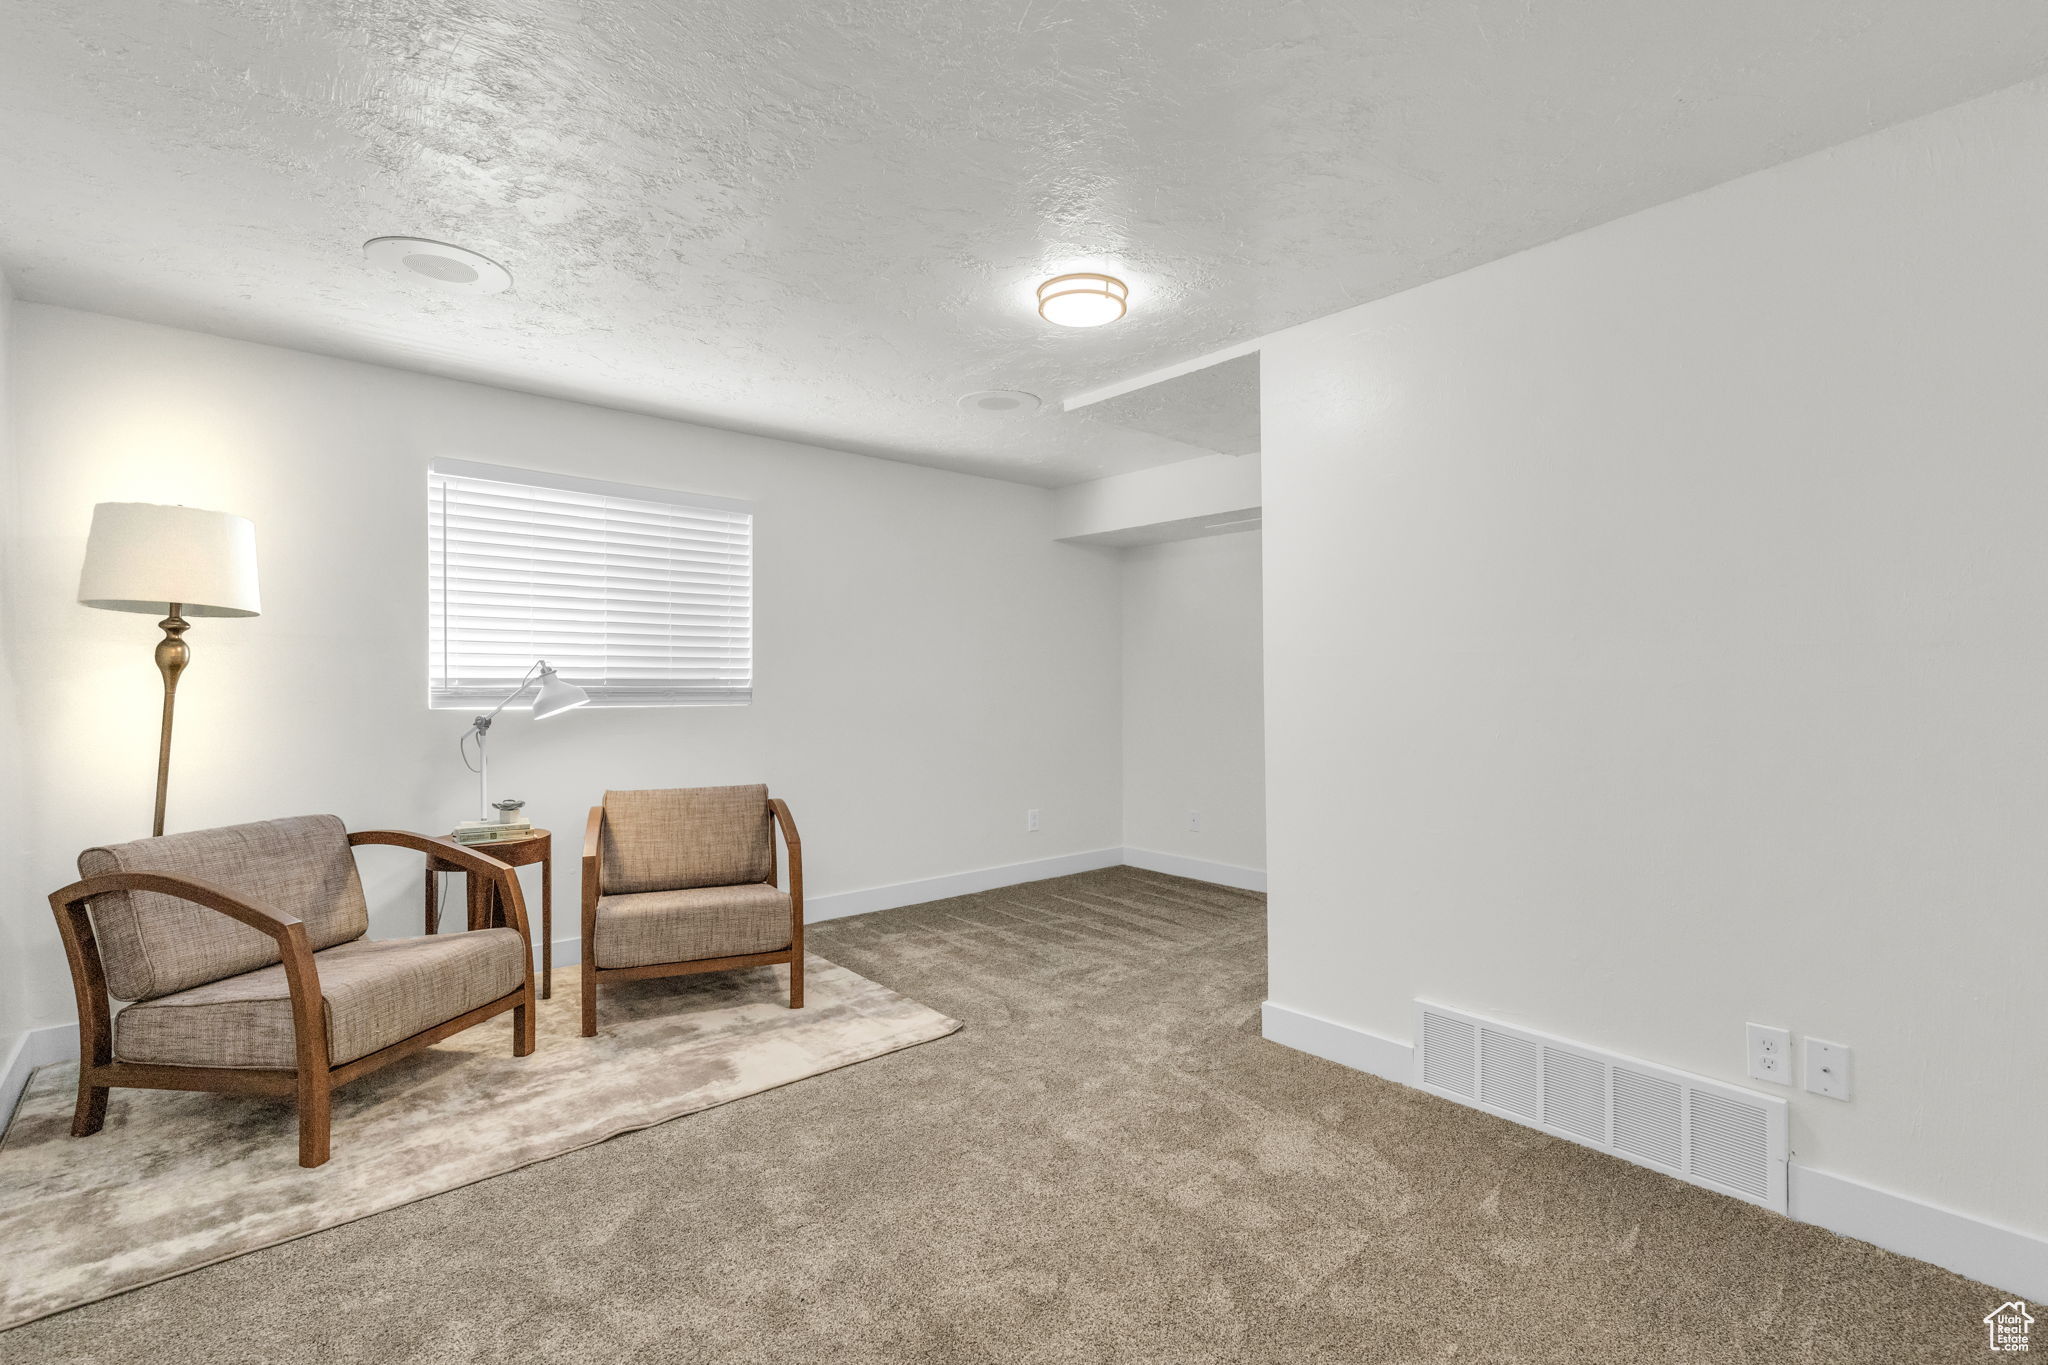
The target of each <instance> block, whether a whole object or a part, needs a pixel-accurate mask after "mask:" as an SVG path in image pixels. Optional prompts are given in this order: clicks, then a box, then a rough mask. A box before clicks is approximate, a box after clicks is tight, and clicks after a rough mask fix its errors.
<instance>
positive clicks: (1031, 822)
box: [1024, 806, 1038, 834]
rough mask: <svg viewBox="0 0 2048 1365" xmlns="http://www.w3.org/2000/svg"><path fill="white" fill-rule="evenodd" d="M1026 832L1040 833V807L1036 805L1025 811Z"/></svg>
mask: <svg viewBox="0 0 2048 1365" xmlns="http://www.w3.org/2000/svg"><path fill="white" fill-rule="evenodd" d="M1024 832H1025V833H1026V834H1036V833H1038V809H1037V807H1035V806H1034V807H1033V808H1032V809H1030V810H1027V811H1025V812H1024Z"/></svg>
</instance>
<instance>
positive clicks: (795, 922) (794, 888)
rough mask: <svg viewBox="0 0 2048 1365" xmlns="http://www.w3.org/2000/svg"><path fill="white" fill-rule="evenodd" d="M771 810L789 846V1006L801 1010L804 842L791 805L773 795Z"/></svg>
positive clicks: (802, 989)
mask: <svg viewBox="0 0 2048 1365" xmlns="http://www.w3.org/2000/svg"><path fill="white" fill-rule="evenodd" d="M768 809H769V810H770V811H771V812H773V813H774V815H775V823H776V824H777V825H778V826H780V827H781V829H782V842H783V843H784V844H787V845H788V846H789V1007H790V1008H791V1009H799V1008H801V1007H802V1005H803V1003H804V845H803V840H801V839H799V838H798V837H797V833H796V818H795V817H794V816H792V815H791V814H790V813H789V806H788V804H787V803H786V802H784V801H783V799H782V798H781V797H779V796H772V797H770V798H769V799H768ZM770 847H771V848H772V847H773V842H772V841H771V843H770ZM773 879H774V875H773V873H772V872H771V873H770V880H771V881H772V880H773Z"/></svg>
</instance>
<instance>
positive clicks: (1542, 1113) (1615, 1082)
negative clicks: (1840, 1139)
mask: <svg viewBox="0 0 2048 1365" xmlns="http://www.w3.org/2000/svg"><path fill="white" fill-rule="evenodd" d="M1415 1008H1416V1014H1417V1019H1416V1028H1415V1037H1416V1039H1417V1045H1416V1049H1415V1076H1416V1084H1417V1085H1419V1086H1421V1087H1422V1088H1423V1089H1424V1090H1427V1091H1430V1092H1431V1093H1433V1094H1437V1095H1442V1096H1444V1097H1445V1098H1447V1099H1453V1100H1457V1101H1458V1102H1459V1103H1460V1104H1469V1105H1471V1106H1472V1107H1473V1108H1475V1109H1484V1110H1485V1111H1486V1112H1487V1113H1489V1114H1498V1115H1499V1116H1500V1117H1502V1118H1504V1119H1513V1120H1514V1121H1515V1122H1517V1123H1523V1124H1527V1125H1528V1126H1529V1127H1531V1128H1540V1129H1542V1130H1543V1131H1544V1132H1546V1133H1555V1134H1556V1135H1557V1136H1559V1137H1562V1138H1570V1139H1571V1140H1572V1141H1573V1142H1578V1143H1583V1144H1584V1145H1586V1146H1588V1147H1597V1148H1599V1149H1600V1150H1601V1151H1603V1152H1610V1153H1612V1154H1613V1155H1615V1156H1618V1157H1623V1158H1626V1159H1627V1160H1629V1161H1633V1162H1635V1163H1636V1164H1638V1165H1641V1166H1648V1167H1650V1168H1652V1169H1653V1170H1659V1171H1663V1172H1664V1173H1665V1174H1666V1175H1675V1176H1677V1177H1678V1178H1679V1179H1680V1180H1689V1181H1691V1182H1692V1183H1693V1184H1695V1185H1704V1186H1706V1187H1707V1188H1708V1189H1710V1190H1718V1191H1720V1192H1721V1193H1722V1194H1731V1195H1734V1196H1735V1197H1736V1198H1737V1199H1745V1200H1747V1201H1749V1202H1750V1203H1752V1204H1761V1205H1763V1206H1764V1207H1765V1208H1767V1209H1775V1210H1776V1211H1777V1212H1779V1213H1783V1212H1785V1156H1786V1139H1785V1118H1786V1105H1785V1101H1784V1100H1782V1099H1778V1098H1776V1097H1774V1096H1770V1095H1759V1094H1757V1093H1756V1092H1754V1091H1750V1090H1744V1089H1742V1088H1740V1087H1738V1086H1732V1085H1723V1084H1721V1083H1720V1082H1719V1081H1710V1080H1708V1079H1706V1078H1705V1077H1703V1076H1693V1075H1688V1074H1687V1073H1685V1072H1683V1071H1673V1070H1672V1069H1671V1068H1669V1067H1663V1066H1656V1065H1654V1064H1652V1063H1650V1062H1641V1061H1637V1060H1636V1059H1635V1058H1633V1057H1622V1056H1619V1055H1617V1054H1614V1053H1611V1052H1601V1051H1599V1050H1597V1049H1595V1048H1589V1047H1582V1046H1580V1045H1579V1044H1577V1043H1569V1042H1566V1041H1564V1040H1563V1039H1561V1038H1552V1037H1548V1036H1547V1035H1544V1034H1541V1033H1532V1032H1530V1031H1529V1030H1528V1029H1522V1028H1515V1027H1512V1026H1511V1025H1508V1024H1503V1023H1499V1022H1497V1021H1495V1020H1492V1019H1483V1018H1481V1017H1480V1016H1478V1015H1476V1014H1467V1013H1465V1012H1464V1011H1462V1010H1454V1009H1448V1008H1446V1007H1444V1006H1442V1005H1432V1004H1429V1003H1427V1002H1425V1001H1420V1000H1418V1001H1416V1002H1415Z"/></svg>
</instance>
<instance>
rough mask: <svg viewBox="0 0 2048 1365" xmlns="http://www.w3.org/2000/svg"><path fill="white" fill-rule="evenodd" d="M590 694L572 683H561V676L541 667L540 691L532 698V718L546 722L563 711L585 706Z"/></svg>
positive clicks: (550, 669) (545, 667)
mask: <svg viewBox="0 0 2048 1365" xmlns="http://www.w3.org/2000/svg"><path fill="white" fill-rule="evenodd" d="M589 701H590V694H589V693H588V692H585V691H584V690H583V689H582V688H580V687H578V686H577V685H576V684H575V683H572V682H563V681H562V675H561V674H559V673H557V672H555V670H554V669H552V668H549V667H547V666H546V665H542V666H541V670H540V690H539V691H538V692H536V693H534V697H533V718H534V719H535V720H546V719H547V718H548V717H549V716H558V715H560V714H561V713H562V712H564V711H572V710H574V709H575V708H577V707H579V706H584V705H587V704H588V703H589Z"/></svg>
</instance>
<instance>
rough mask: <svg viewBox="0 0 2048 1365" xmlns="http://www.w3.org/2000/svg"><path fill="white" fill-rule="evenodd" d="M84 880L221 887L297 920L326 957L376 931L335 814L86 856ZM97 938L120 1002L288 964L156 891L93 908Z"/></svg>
mask: <svg viewBox="0 0 2048 1365" xmlns="http://www.w3.org/2000/svg"><path fill="white" fill-rule="evenodd" d="M78 870H79V872H80V874H81V875H83V876H87V877H97V876H100V875H102V874H104V873H108V872H163V873H169V874H171V875H173V876H179V877H190V878H192V879H194V880H196V881H202V882H211V883H213V884H214V885H215V886H218V887H220V888H221V889H222V890H224V891H227V892H230V893H232V894H233V895H235V896H236V897H238V898H239V899H241V900H245V901H248V902H249V903H250V904H252V905H255V906H258V907H260V908H262V909H265V910H276V911H280V912H282V913H284V914H289V915H297V916H298V917H299V918H300V919H302V920H304V921H305V922H306V937H307V938H308V939H309V940H310V941H311V943H312V946H313V949H314V950H315V951H316V952H317V951H318V950H320V949H322V948H331V947H333V946H334V945H335V944H337V943H347V942H349V941H350V940H351V939H357V938H361V937H362V936H363V935H364V934H366V933H368V932H369V929H370V910H369V906H368V904H367V903H366V902H365V901H364V900H363V883H362V880H361V878H359V877H358V876H357V875H356V860H355V856H354V854H353V853H352V852H351V851H350V849H349V845H348V830H347V829H346V828H344V827H343V825H342V823H341V821H340V820H339V819H337V818H335V817H334V816H332V815H300V816H294V817H293V818H291V819H289V820H263V821H259V822H258V823H256V824H252V825H225V826H222V827H221V828H219V829H202V830H194V831H193V832H191V833H189V834H166V835H164V836H162V837H161V838H156V839H137V840H135V841H133V842H132V843H126V844H108V845H105V846H103V847H100V848H89V849H87V850H86V851H85V852H83V853H81V854H79V855H78ZM92 923H93V937H94V938H95V939H96V940H97V941H98V943H99V949H100V961H101V963H102V964H103V965H104V967H105V969H106V973H107V993H108V994H110V995H112V996H113V997H114V998H115V999H116V1000H154V999H156V998H157V997H159V996H164V995H170V994H172V993H173V992H175V991H182V990H188V989H190V988H191V987H193V986H203V985H205V984H206V983H207V982H209V981H219V980H221V979H222V978H223V977H229V976H235V975H238V974H240V973H242V972H249V971H254V970H256V969H257V968H259V967H267V966H269V965H271V964H272V963H274V962H277V961H280V960H281V958H280V956H279V954H278V950H277V944H276V942H275V941H273V940H272V939H271V938H270V937H269V936H268V935H265V934H263V933H260V932H258V931H257V930H255V929H251V928H249V927H248V926H247V925H245V924H239V923H237V922H236V921H234V920H231V919H229V918H228V917H227V916H226V915H223V914H220V913H218V912H217V911H213V910H209V909H207V908H206V907H205V906H203V905H194V904H192V903H191V902H190V901H183V900H179V899H178V898H177V897H175V896H166V895H162V894H160V893H158V892H155V891H122V892H117V893H115V894H113V895H111V896H100V897H98V898H97V899H95V900H94V901H93V903H92Z"/></svg>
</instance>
